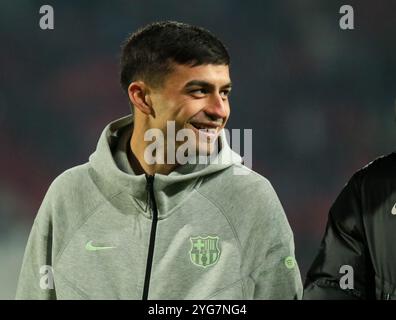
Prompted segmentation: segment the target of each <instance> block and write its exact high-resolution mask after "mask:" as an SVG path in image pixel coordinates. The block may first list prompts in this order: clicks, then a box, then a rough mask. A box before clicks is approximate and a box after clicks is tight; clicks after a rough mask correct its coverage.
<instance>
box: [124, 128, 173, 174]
mask: <svg viewBox="0 0 396 320" xmlns="http://www.w3.org/2000/svg"><path fill="white" fill-rule="evenodd" d="M145 132H146V130H144V129H143V128H139V127H138V126H134V127H133V132H132V137H131V140H130V151H131V152H130V155H129V158H130V163H131V166H132V168H133V171H134V172H135V173H136V174H143V173H145V174H148V175H154V174H156V173H159V174H163V175H168V174H169V173H171V172H172V171H173V170H174V169H175V168H176V167H177V164H167V163H166V159H167V155H166V152H164V161H163V162H165V163H163V164H156V163H154V164H149V163H147V162H146V161H145V159H144V151H145V150H146V148H147V147H148V145H150V144H152V143H153V142H152V141H144V133H145ZM165 146H166V142H165ZM165 146H162V147H163V148H165V149H164V150H165V151H166V147H165Z"/></svg>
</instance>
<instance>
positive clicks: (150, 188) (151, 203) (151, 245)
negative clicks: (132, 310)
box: [142, 174, 158, 300]
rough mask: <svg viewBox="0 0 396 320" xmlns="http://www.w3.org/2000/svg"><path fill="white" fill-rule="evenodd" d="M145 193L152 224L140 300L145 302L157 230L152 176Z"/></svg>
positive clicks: (147, 176)
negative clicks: (146, 193)
mask: <svg viewBox="0 0 396 320" xmlns="http://www.w3.org/2000/svg"><path fill="white" fill-rule="evenodd" d="M146 180H147V187H146V189H147V191H148V197H149V199H148V202H149V208H150V211H151V213H152V215H151V218H152V223H151V232H150V243H149V249H148V255H147V263H146V275H145V277H144V287H143V296H142V300H147V298H148V294H149V287H150V277H151V267H152V264H153V256H154V244H155V233H156V230H157V222H158V210H157V203H156V202H155V197H154V176H151V175H147V174H146Z"/></svg>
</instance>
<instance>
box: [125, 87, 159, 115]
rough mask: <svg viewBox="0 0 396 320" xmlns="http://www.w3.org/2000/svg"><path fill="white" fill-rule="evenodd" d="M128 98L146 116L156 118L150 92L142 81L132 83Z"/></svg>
mask: <svg viewBox="0 0 396 320" xmlns="http://www.w3.org/2000/svg"><path fill="white" fill-rule="evenodd" d="M128 96H129V100H130V101H131V103H132V104H133V105H134V106H135V108H137V109H138V110H140V111H141V112H142V113H144V114H146V115H148V116H149V115H152V116H153V117H155V113H154V109H153V106H152V102H151V98H150V90H149V88H148V87H147V85H146V84H145V83H144V82H142V81H135V82H132V83H131V84H130V85H129V87H128Z"/></svg>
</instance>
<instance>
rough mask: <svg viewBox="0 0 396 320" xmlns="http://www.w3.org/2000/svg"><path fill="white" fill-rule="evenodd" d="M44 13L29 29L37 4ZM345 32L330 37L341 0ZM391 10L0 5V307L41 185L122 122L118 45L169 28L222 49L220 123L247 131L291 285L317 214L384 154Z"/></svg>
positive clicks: (393, 73)
mask: <svg viewBox="0 0 396 320" xmlns="http://www.w3.org/2000/svg"><path fill="white" fill-rule="evenodd" d="M45 4H49V5H52V6H53V8H54V15H55V29H54V30H46V31H45V30H41V29H40V27H39V20H40V17H41V15H40V14H39V9H40V7H41V6H42V5H45ZM343 4H349V5H352V7H353V9H354V18H355V19H354V24H355V29H354V30H341V29H340V27H339V19H340V18H341V16H342V15H341V14H340V13H339V9H340V7H341V5H343ZM395 13H396V2H395V1H391V0H389V1H387V0H381V1H378V2H373V1H370V0H364V1H363V0H360V1H348V2H342V1H325V0H321V1H318V0H299V1H295V0H282V1H279V0H278V1H275V0H274V1H258V0H257V1H236V0H216V1H210V0H201V1H199V2H186V1H176V0H168V1H159V0H158V1H153V0H144V1H141V0H136V1H135V0H133V1H124V0H119V1H105V0H103V1H99V0H97V1H79V2H77V1H73V2H72V1H44V0H42V1H33V0H29V1H28V0H21V1H11V0H2V1H1V2H0V128H1V134H0V146H1V149H0V155H1V156H0V168H1V169H0V299H13V297H14V295H15V288H16V282H17V277H18V273H19V270H20V266H21V261H22V257H23V253H24V248H25V245H26V241H27V238H28V234H29V231H30V228H31V226H32V222H33V219H34V217H35V214H36V213H37V210H38V208H39V206H40V203H41V201H42V199H43V197H44V194H45V193H46V191H47V189H48V187H49V185H50V183H51V181H52V180H53V179H54V178H55V177H56V176H57V175H59V174H60V173H61V172H63V171H64V170H66V169H68V168H70V167H72V166H75V165H78V164H81V163H83V162H86V161H87V159H88V157H89V155H90V154H91V153H92V152H93V151H94V150H95V147H96V143H97V140H98V138H99V135H100V133H101V131H102V129H103V128H104V126H105V125H106V124H107V123H108V122H110V121H111V120H114V119H116V118H119V117H121V116H124V115H126V114H128V113H129V110H130V109H129V105H128V103H127V99H126V97H125V96H124V95H123V92H122V91H121V88H120V86H119V84H118V56H119V49H120V45H121V43H122V41H123V40H124V39H125V38H126V37H127V35H128V34H129V33H131V32H133V31H135V30H136V29H137V28H138V27H140V26H143V25H145V24H147V23H149V22H152V21H157V20H178V21H182V22H187V23H191V24H196V25H200V26H203V27H206V28H208V29H209V30H211V31H212V32H213V33H215V34H216V35H217V36H218V37H219V38H220V39H221V40H223V42H224V43H225V44H226V46H227V47H228V49H229V51H230V54H231V60H232V63H231V77H232V81H233V84H234V88H233V93H232V96H231V118H230V121H229V124H228V128H229V129H232V128H235V129H244V128H251V129H253V169H254V170H256V171H258V172H259V173H260V174H262V175H264V176H265V177H267V178H268V179H269V180H270V181H271V182H272V184H273V186H274V187H275V189H276V191H277V193H278V196H279V198H280V200H281V202H282V204H283V206H284V208H285V211H286V214H287V216H288V219H289V221H290V224H291V227H292V229H293V231H294V234H295V242H296V254H297V258H298V262H299V264H300V268H301V272H302V277H303V279H305V274H306V272H307V269H308V267H309V266H310V264H311V262H312V260H313V258H314V256H315V254H316V252H317V250H318V247H319V244H320V240H321V237H322V235H323V232H324V228H325V223H326V220H327V213H328V209H329V207H330V205H331V204H332V202H333V201H334V199H335V198H336V196H337V194H338V193H339V192H340V190H341V189H342V187H343V186H344V184H345V183H346V182H347V180H348V179H349V178H350V176H351V175H352V174H353V172H355V171H356V170H357V169H359V168H361V167H362V166H364V165H365V164H366V163H368V162H370V161H372V160H373V159H375V158H377V157H379V156H381V155H383V154H388V153H390V152H392V151H393V150H394V145H395V138H396V132H395V120H394V100H395V97H396V90H395V86H396V42H395V40H394V34H395V31H396V14H395Z"/></svg>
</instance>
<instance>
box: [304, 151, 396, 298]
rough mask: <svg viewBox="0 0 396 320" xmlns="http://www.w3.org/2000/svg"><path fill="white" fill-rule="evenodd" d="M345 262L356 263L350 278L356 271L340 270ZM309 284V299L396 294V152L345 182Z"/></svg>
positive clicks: (332, 213)
mask: <svg viewBox="0 0 396 320" xmlns="http://www.w3.org/2000/svg"><path fill="white" fill-rule="evenodd" d="M345 265H347V266H351V267H352V268H353V269H352V270H353V282H350V281H345V280H347V279H346V278H345V277H344V276H345V275H346V274H349V276H348V277H350V276H351V275H352V273H351V272H348V271H350V270H351V269H350V268H349V270H348V271H345V269H344V270H343V269H341V267H342V266H345ZM344 268H345V267H344ZM340 271H343V272H340ZM342 277H344V278H343V279H341V278H342ZM340 280H341V283H342V284H346V283H348V285H349V286H348V288H345V285H344V286H343V287H344V289H343V288H342V287H341V285H340ZM351 284H352V286H353V288H351V287H352V286H351ZM304 287H305V290H304V299H396V154H395V153H392V154H390V155H388V156H384V157H381V158H379V159H377V160H375V161H373V162H371V163H370V164H368V165H367V166H365V167H364V168H362V169H361V170H359V171H358V172H356V173H355V174H354V175H353V177H352V178H351V179H350V180H349V182H348V183H347V184H346V185H345V187H344V189H343V190H342V192H341V193H340V195H339V196H338V198H337V199H336V201H335V203H334V204H333V206H332V207H331V209H330V212H329V217H328V222H327V227H326V232H325V235H324V238H323V240H322V243H321V246H320V250H319V253H318V255H317V257H316V259H315V260H314V262H313V264H312V266H311V268H310V270H309V272H308V274H307V279H306V283H305V286H304Z"/></svg>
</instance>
